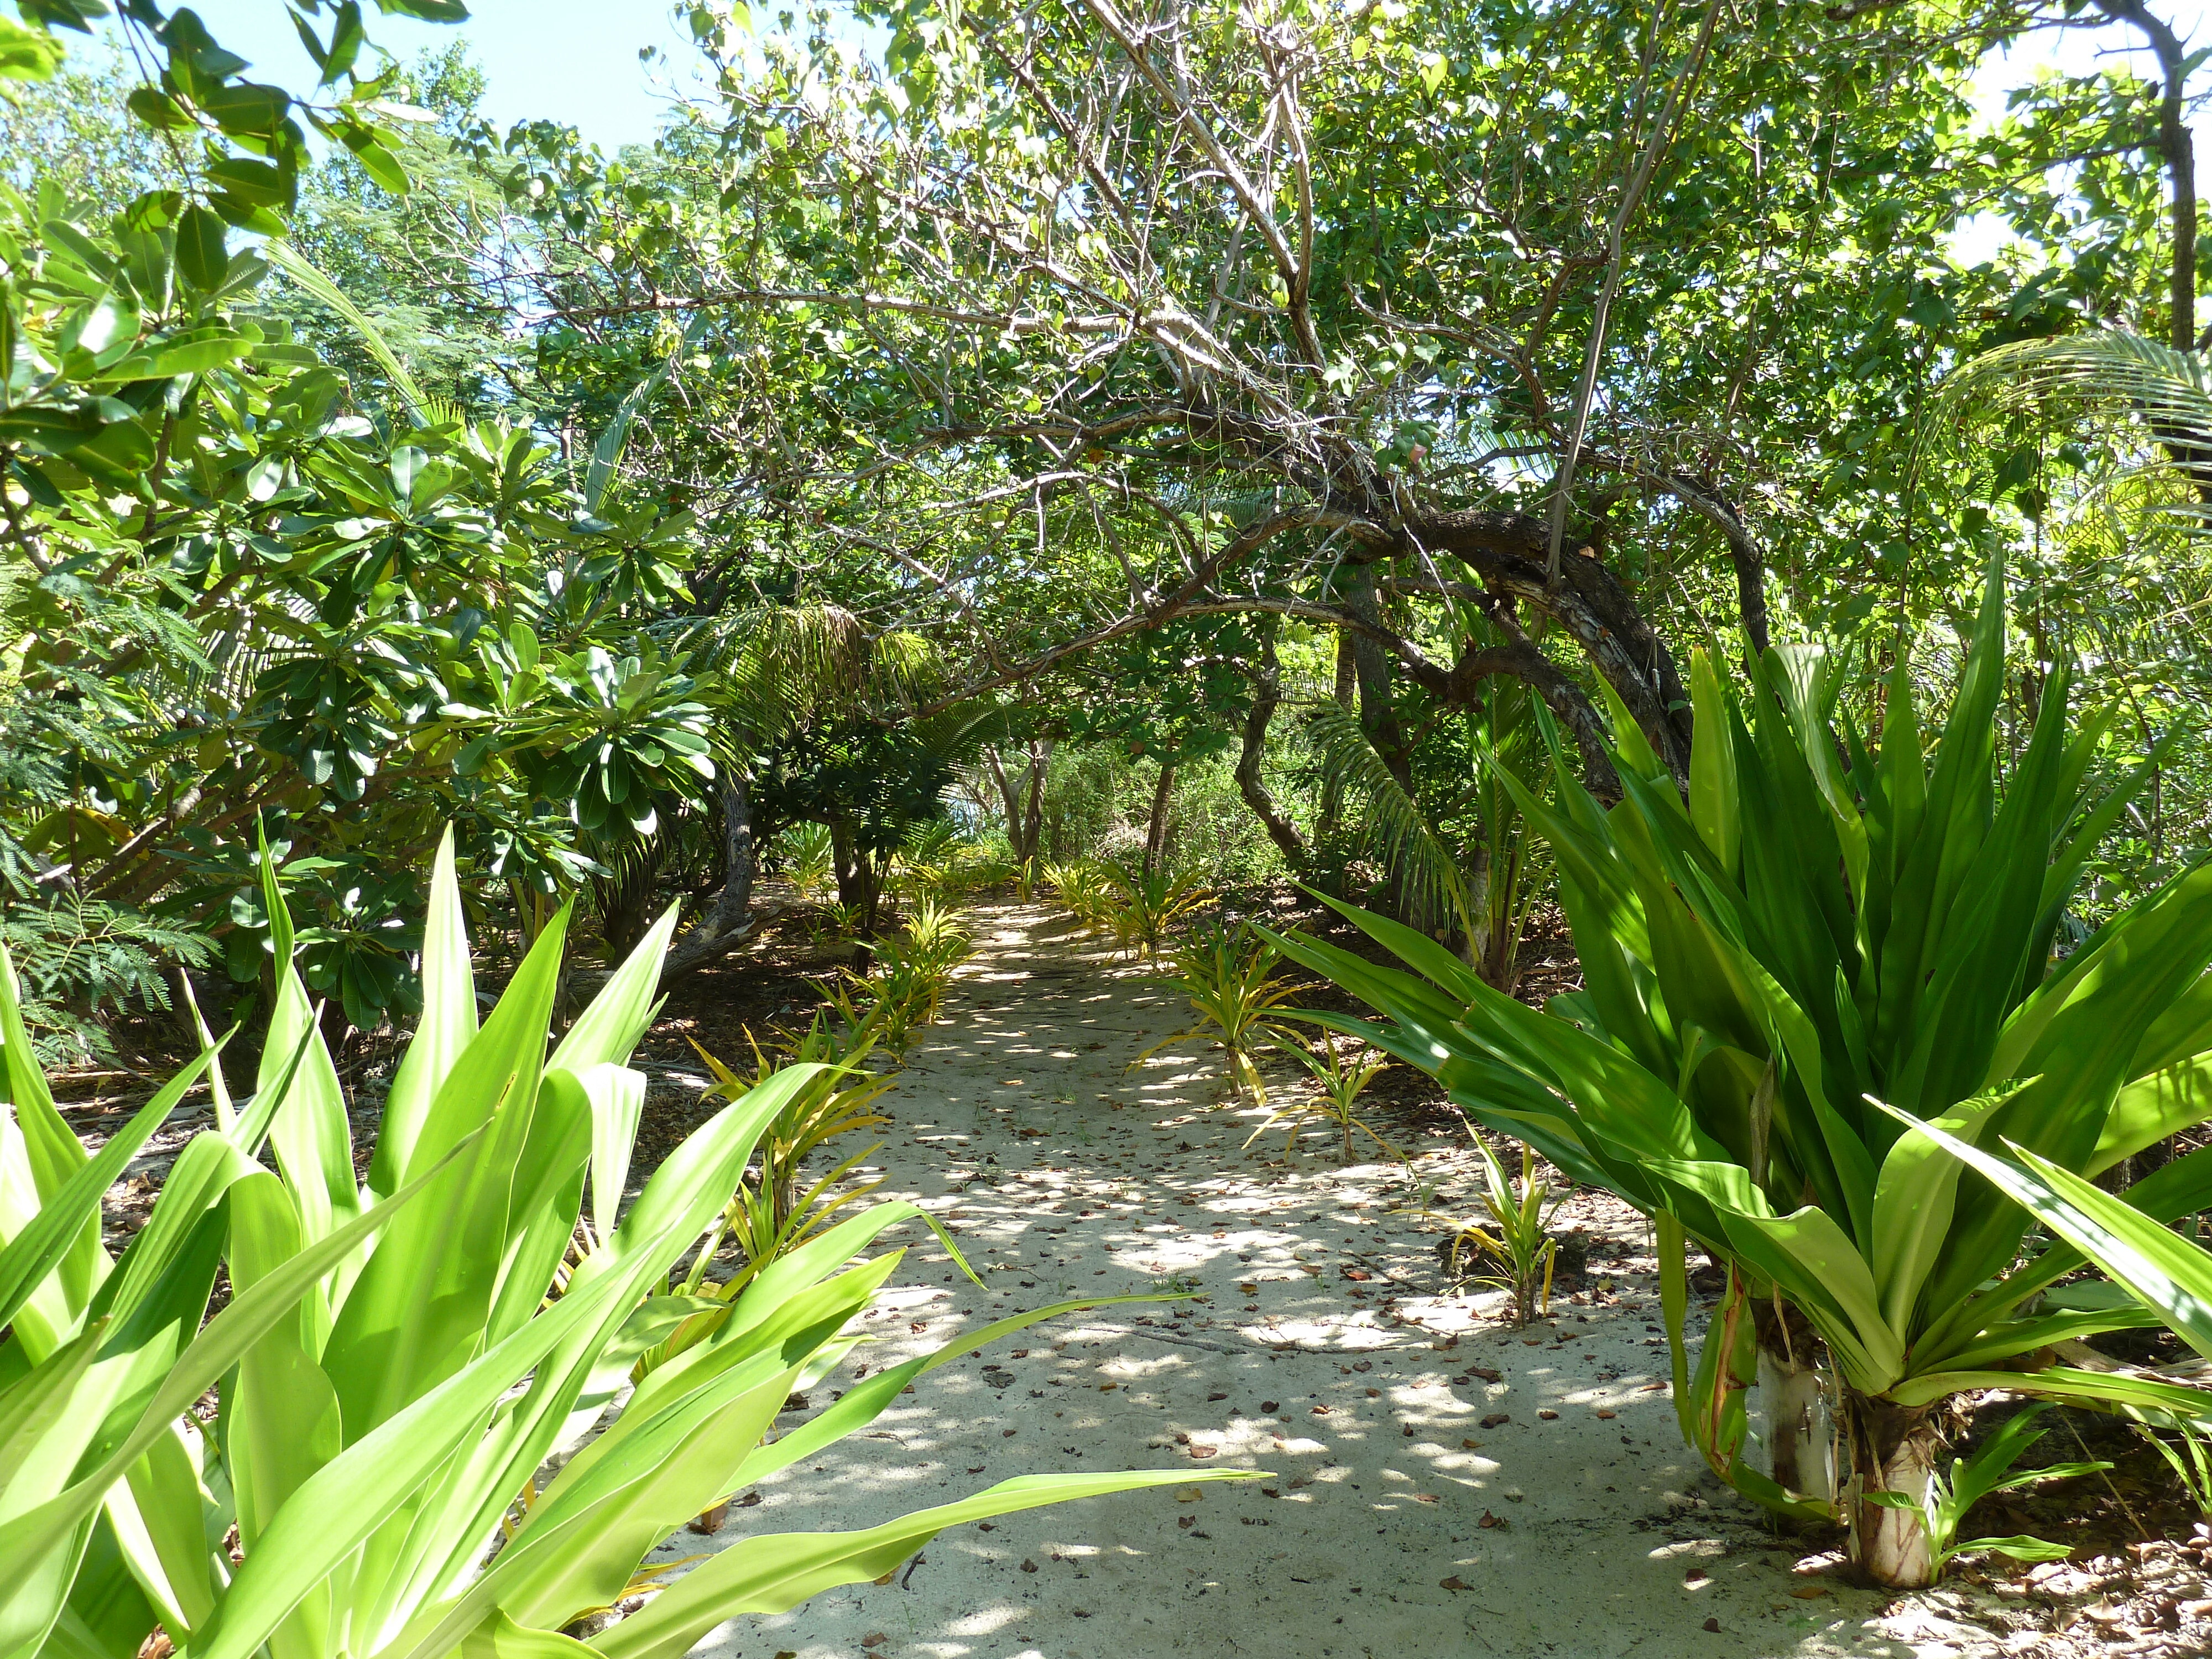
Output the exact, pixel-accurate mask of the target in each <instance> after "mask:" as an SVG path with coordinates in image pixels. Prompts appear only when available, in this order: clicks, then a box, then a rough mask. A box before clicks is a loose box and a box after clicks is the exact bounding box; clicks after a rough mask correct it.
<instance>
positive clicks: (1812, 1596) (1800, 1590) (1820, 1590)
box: [1790, 1584, 1828, 1601]
mask: <svg viewBox="0 0 2212 1659" xmlns="http://www.w3.org/2000/svg"><path fill="white" fill-rule="evenodd" d="M1827 1593H1828V1587H1827V1586H1826V1584H1800V1585H1798V1586H1797V1588H1796V1589H1794V1590H1791V1591H1790V1594H1791V1595H1794V1596H1796V1598H1797V1599H1798V1600H1799V1601H1818V1600H1819V1599H1820V1597H1821V1596H1823V1595H1826V1594H1827Z"/></svg>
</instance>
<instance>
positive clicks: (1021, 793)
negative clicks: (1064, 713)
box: [983, 738, 1052, 864]
mask: <svg viewBox="0 0 2212 1659" xmlns="http://www.w3.org/2000/svg"><path fill="white" fill-rule="evenodd" d="M1024 759H1025V763H1026V767H1025V769H1024V770H1022V771H1018V772H1009V771H1007V770H1006V761H1005V759H1004V758H1003V757H1001V756H1000V753H999V751H998V750H996V749H986V750H984V751H983V763H984V765H985V766H986V767H987V768H988V769H989V770H990V774H991V781H992V783H993V784H994V785H995V786H996V787H997V788H998V792H999V805H1000V810H1001V811H1004V812H1005V813H1006V850H1007V851H1008V852H1010V853H1012V854H1013V856H1014V861H1015V862H1016V863H1017V864H1020V863H1025V862H1027V861H1028V860H1030V859H1033V858H1035V857H1036V855H1037V844H1038V842H1040V841H1042V838H1043V835H1044V782H1045V775H1046V773H1047V772H1048V770H1049V769H1051V766H1052V744H1050V743H1049V742H1048V741H1044V740H1042V739H1039V738H1030V742H1029V747H1028V753H1027V755H1026V756H1025V757H1024Z"/></svg>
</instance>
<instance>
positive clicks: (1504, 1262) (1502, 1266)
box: [1441, 1135, 1566, 1327]
mask: <svg viewBox="0 0 2212 1659" xmlns="http://www.w3.org/2000/svg"><path fill="white" fill-rule="evenodd" d="M1474 1147H1475V1151H1477V1152H1480V1153H1481V1155H1482V1174H1483V1191H1482V1194H1481V1197H1482V1207H1483V1212H1484V1213H1485V1215H1486V1217H1487V1218H1488V1225H1484V1224H1483V1223H1482V1222H1480V1221H1470V1222H1468V1224H1467V1225H1465V1226H1463V1227H1458V1228H1456V1229H1455V1231H1454V1232H1453V1234H1452V1236H1451V1237H1450V1238H1449V1239H1448V1240H1447V1241H1446V1242H1445V1245H1444V1248H1443V1251H1442V1252H1441V1254H1442V1256H1443V1264H1444V1271H1445V1272H1446V1273H1449V1275H1450V1276H1451V1277H1452V1278H1454V1279H1460V1278H1464V1277H1466V1276H1468V1271H1467V1270H1468V1267H1483V1266H1487V1267H1488V1268H1489V1269H1490V1271H1488V1272H1487V1273H1480V1274H1477V1275H1475V1278H1476V1282H1478V1283H1480V1284H1484V1285H1495V1286H1496V1287H1497V1288H1498V1289H1499V1290H1501V1291H1505V1292H1506V1293H1507V1294H1508V1295H1509V1296H1510V1297H1512V1301H1513V1322H1514V1324H1515V1325H1516V1327H1518V1326H1523V1325H1526V1324H1528V1322H1529V1321H1531V1320H1533V1319H1541V1318H1542V1317H1543V1316H1544V1315H1545V1313H1546V1312H1547V1311H1548V1310H1549V1309H1550V1307H1551V1304H1552V1270H1553V1266H1554V1265H1555V1264H1556V1263H1557V1261H1558V1260H1559V1240H1558V1239H1556V1238H1553V1237H1552V1234H1551V1219H1552V1217H1553V1215H1554V1214H1556V1213H1557V1212H1558V1211H1559V1206H1560V1205H1561V1204H1562V1203H1564V1202H1565V1200H1566V1194H1564V1193H1562V1194H1560V1195H1559V1197H1558V1198H1553V1196H1552V1188H1551V1184H1550V1183H1549V1182H1542V1181H1539V1180H1537V1179H1536V1168H1535V1164H1536V1160H1535V1156H1534V1153H1532V1152H1529V1150H1528V1147H1527V1146H1522V1149H1521V1182H1520V1190H1519V1191H1518V1192H1516V1191H1515V1190H1514V1184H1513V1182H1512V1181H1511V1180H1510V1178H1508V1176H1506V1173H1505V1165H1504V1161H1503V1160H1501V1159H1500V1158H1498V1154H1497V1153H1496V1152H1493V1151H1492V1150H1491V1146H1490V1143H1489V1142H1487V1141H1486V1140H1485V1139H1483V1138H1482V1137H1481V1136H1480V1135H1476V1136H1474ZM1547 1204H1548V1206H1549V1207H1547Z"/></svg>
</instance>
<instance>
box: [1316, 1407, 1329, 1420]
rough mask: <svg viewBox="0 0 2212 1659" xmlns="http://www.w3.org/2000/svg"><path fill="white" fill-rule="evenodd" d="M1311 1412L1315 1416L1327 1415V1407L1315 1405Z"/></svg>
mask: <svg viewBox="0 0 2212 1659" xmlns="http://www.w3.org/2000/svg"><path fill="white" fill-rule="evenodd" d="M1313 1414H1314V1415H1315V1416H1316V1417H1327V1416H1328V1407H1326V1406H1316V1407H1314V1408H1313Z"/></svg>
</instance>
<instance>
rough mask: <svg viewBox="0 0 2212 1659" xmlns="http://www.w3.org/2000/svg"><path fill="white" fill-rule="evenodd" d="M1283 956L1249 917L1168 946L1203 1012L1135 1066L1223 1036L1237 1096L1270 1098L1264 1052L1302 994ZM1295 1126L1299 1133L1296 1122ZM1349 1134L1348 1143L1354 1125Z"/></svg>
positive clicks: (1194, 1006)
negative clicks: (1280, 966)
mask: <svg viewBox="0 0 2212 1659" xmlns="http://www.w3.org/2000/svg"><path fill="white" fill-rule="evenodd" d="M1278 960H1279V958H1278V957H1277V956H1276V954H1275V948H1274V946H1273V945H1269V944H1268V943H1267V941H1266V940H1265V939H1261V938H1260V937H1259V936H1258V935H1257V934H1256V933H1254V932H1253V931H1252V929H1251V927H1250V926H1249V924H1247V923H1238V924H1237V925H1235V926H1233V927H1232V926H1227V925H1222V924H1216V925H1215V926H1212V927H1203V928H1200V929H1199V930H1198V931H1197V932H1195V933H1193V934H1192V935H1191V936H1190V937H1189V938H1188V939H1185V940H1183V941H1182V943H1181V944H1179V945H1176V946H1175V947H1174V948H1173V949H1172V950H1170V951H1169V952H1168V966H1169V968H1170V969H1171V970H1172V972H1171V976H1170V980H1169V982H1170V984H1172V985H1174V986H1175V987H1176V988H1177V989H1179V990H1181V991H1182V994H1184V996H1185V997H1186V998H1188V1000H1189V1002H1190V1009H1191V1012H1192V1014H1193V1015H1194V1016H1195V1018H1194V1019H1193V1021H1192V1023H1191V1024H1190V1025H1189V1026H1188V1027H1187V1028H1186V1029H1184V1030H1180V1031H1177V1032H1176V1033H1175V1034H1174V1035H1172V1036H1167V1037H1164V1038H1162V1039H1161V1040H1160V1041H1159V1042H1156V1043H1154V1044H1153V1045H1152V1047H1151V1048H1147V1049H1146V1050H1145V1051H1144V1052H1143V1053H1142V1054H1139V1055H1138V1056H1137V1057H1136V1058H1135V1059H1134V1060H1131V1061H1130V1062H1129V1068H1133V1067H1135V1066H1141V1065H1143V1064H1144V1062H1145V1061H1146V1060H1150V1059H1151V1058H1152V1056H1153V1055H1154V1054H1158V1053H1159V1052H1160V1051H1161V1050H1162V1049H1164V1048H1174V1047H1175V1046H1176V1045H1177V1044H1179V1043H1184V1042H1212V1043H1215V1044H1218V1045H1219V1047H1220V1049H1221V1053H1222V1057H1223V1058H1224V1060H1226V1061H1227V1063H1228V1067H1229V1086H1230V1087H1231V1089H1232V1090H1233V1091H1236V1093H1237V1097H1239V1098H1240V1099H1241V1098H1243V1096H1244V1095H1245V1094H1246V1093H1247V1092H1248V1091H1249V1094H1250V1096H1251V1097H1252V1100H1253V1102H1254V1103H1255V1104H1258V1105H1263V1106H1264V1105H1265V1104H1267V1085H1266V1083H1265V1082H1264V1081H1263V1080H1262V1079H1261V1076H1260V1067H1259V1064H1258V1058H1257V1057H1258V1054H1259V1052H1260V1048H1261V1045H1262V1044H1263V1043H1264V1042H1267V1040H1269V1039H1270V1038H1271V1037H1272V1036H1273V1035H1274V1034H1275V1033H1277V1032H1278V1031H1279V1030H1280V1029H1281V1009H1282V1007H1283V1005H1284V1004H1285V1003H1286V1002H1287V1001H1289V1000H1290V999H1291V997H1292V996H1293V995H1295V994H1296V987H1293V986H1291V985H1290V984H1288V983H1287V982H1286V981H1283V980H1280V979H1278V978H1276V977H1275V973H1274V969H1275V963H1276V962H1277V961H1278ZM1269 1122H1270V1123H1272V1122H1273V1119H1272V1118H1271V1119H1270V1120H1269ZM1266 1127H1268V1125H1267V1124H1265V1123H1263V1124H1262V1125H1261V1128H1263V1129H1264V1128H1266ZM1253 1133H1255V1135H1256V1134H1257V1133H1259V1131H1258V1130H1255V1131H1254V1132H1253ZM1291 1133H1292V1135H1293V1137H1294V1138H1295V1136H1296V1133H1297V1131H1296V1129H1295V1128H1293V1130H1292V1132H1291ZM1345 1139H1346V1143H1347V1144H1348V1143H1349V1142H1350V1139H1351V1131H1350V1130H1349V1129H1347V1130H1346V1132H1345ZM1245 1144H1246V1145H1248V1146H1249V1145H1250V1144H1251V1143H1250V1142H1249V1140H1248V1141H1247V1142H1246V1143H1245Z"/></svg>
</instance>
